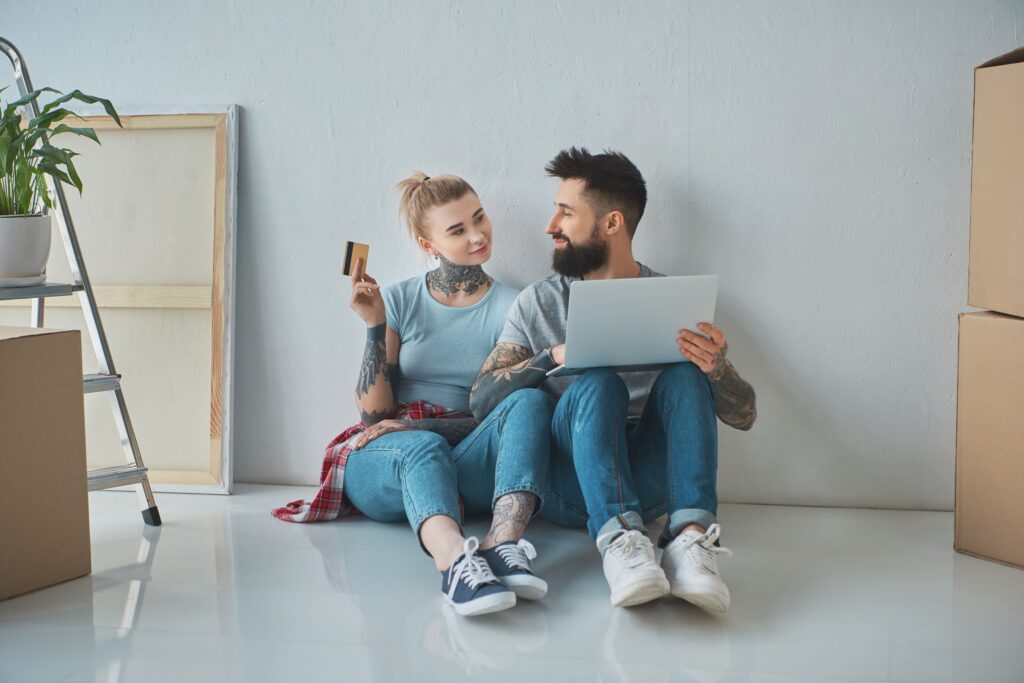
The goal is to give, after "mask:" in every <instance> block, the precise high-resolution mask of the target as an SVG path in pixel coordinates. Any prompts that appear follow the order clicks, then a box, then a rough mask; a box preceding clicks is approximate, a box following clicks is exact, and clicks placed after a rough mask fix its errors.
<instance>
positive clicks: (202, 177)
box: [0, 106, 238, 493]
mask: <svg viewBox="0 0 1024 683" xmlns="http://www.w3.org/2000/svg"><path fill="white" fill-rule="evenodd" d="M82 118H83V120H81V121H78V122H75V123H73V124H71V125H75V126H87V127H91V128H93V129H95V130H96V133H97V135H98V136H99V139H100V142H101V145H96V144H95V143H93V142H91V141H89V140H86V139H78V138H75V139H72V137H73V136H63V137H62V138H57V139H56V140H55V142H56V143H59V144H60V145H61V146H66V147H68V148H70V149H73V150H74V151H76V152H78V153H79V154H80V156H78V157H76V158H75V164H76V166H77V168H78V171H79V174H80V175H81V177H82V179H83V182H84V185H85V187H84V192H83V194H82V195H81V196H79V194H78V192H76V191H75V190H74V188H67V187H66V188H65V194H66V197H67V201H68V206H69V209H70V211H71V215H72V218H73V220H74V222H75V228H76V232H77V234H78V239H79V242H80V244H81V248H82V255H83V258H84V260H85V266H86V270H87V272H88V275H89V279H90V281H91V282H92V285H93V292H94V294H95V296H96V303H97V306H98V307H99V311H100V318H101V320H102V323H103V326H104V329H105V331H106V336H107V340H108V342H109V345H110V349H111V355H112V357H113V361H114V366H115V368H116V370H117V372H118V373H119V374H120V375H121V376H122V381H121V386H122V390H123V392H124V396H125V400H126V402H127V404H128V412H129V415H130V417H131V420H132V423H133V426H134V428H135V433H136V436H137V439H138V443H139V449H140V451H141V454H142V458H143V461H144V463H145V465H146V466H147V467H148V468H149V474H150V482H151V483H152V485H153V489H154V490H155V491H188V492H209V493H230V491H231V484H232V479H231V471H232V466H231V445H232V443H231V432H232V400H231V397H232V385H233V383H232V374H233V362H232V361H233V346H234V336H233V319H234V316H233V314H234V310H233V309H234V272H235V262H234V260H235V259H234V254H235V230H236V218H235V215H236V184H237V155H238V112H237V107H235V106H226V107H215V108H203V109H199V110H196V109H190V110H188V111H183V112H170V113H168V112H161V113H128V114H126V115H122V116H121V122H122V124H123V128H119V127H118V126H117V125H116V123H115V122H114V121H113V119H111V118H110V117H108V116H105V115H104V116H98V115H97V116H93V115H83V117H82ZM47 281H48V282H70V281H72V275H71V271H70V268H69V266H68V261H67V256H66V254H65V251H64V246H63V243H62V241H61V240H60V239H59V238H56V237H55V239H54V240H53V247H52V250H51V255H50V260H49V262H48V265H47ZM77 299H78V297H77V296H72V297H58V298H50V299H47V300H46V303H45V320H44V325H45V326H46V327H54V328H64V329H68V328H77V329H81V330H83V335H82V339H83V346H85V348H83V366H84V370H85V372H86V374H89V373H93V372H97V369H96V361H95V353H94V351H93V349H92V348H90V341H89V335H88V334H87V333H85V321H84V317H83V315H82V312H81V307H80V305H79V302H78V300H77ZM29 306H30V302H28V301H14V302H4V303H3V304H2V306H0V323H2V324H12V325H13V324H22V325H24V324H27V323H26V320H27V319H28V316H29ZM18 309H21V310H18ZM85 401H86V440H87V457H88V463H89V467H90V468H91V469H93V468H100V467H111V466H115V465H121V464H124V463H125V457H126V456H125V451H124V448H123V447H122V445H121V440H120V437H119V435H118V432H117V430H116V428H115V423H114V419H113V415H112V412H111V409H110V405H109V402H108V396H107V395H106V394H104V393H96V394H87V395H86V399H85Z"/></svg>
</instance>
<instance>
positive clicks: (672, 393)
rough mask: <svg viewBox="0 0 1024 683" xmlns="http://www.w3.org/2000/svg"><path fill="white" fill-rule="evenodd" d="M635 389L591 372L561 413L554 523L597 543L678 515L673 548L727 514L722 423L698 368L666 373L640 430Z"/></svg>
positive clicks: (551, 509) (553, 475)
mask: <svg viewBox="0 0 1024 683" xmlns="http://www.w3.org/2000/svg"><path fill="white" fill-rule="evenodd" d="M628 409H629V391H628V390H627V389H626V384H625V382H623V381H622V378H620V377H619V376H618V375H617V374H615V373H614V372H612V371H611V370H609V369H607V368H594V369H592V370H588V371H587V372H585V373H584V374H583V375H582V376H581V377H580V378H579V379H577V380H576V381H575V382H573V383H572V384H571V385H569V388H568V389H567V390H566V391H565V393H564V394H562V396H561V398H560V399H559V401H558V404H557V405H556V407H555V415H554V419H553V421H552V425H551V432H552V461H551V467H550V469H549V472H548V486H547V490H546V491H545V501H544V511H543V513H542V515H543V517H544V518H545V519H548V520H550V521H552V522H555V523H556V524H561V525H563V526H576V527H581V526H584V525H586V527H587V530H588V531H589V532H590V536H591V538H594V539H596V538H597V537H598V536H599V535H601V534H602V533H605V532H608V531H612V530H614V529H619V528H622V529H639V530H644V524H643V523H644V522H645V521H648V520H651V519H654V518H656V517H659V516H660V515H662V514H664V513H666V512H668V513H669V524H668V526H667V527H666V530H665V531H666V537H665V538H663V539H662V540H663V541H664V540H667V539H668V538H672V537H674V536H675V535H677V534H678V533H679V532H680V531H681V530H682V529H683V528H684V527H686V526H687V525H689V524H699V525H701V526H703V527H705V528H707V527H709V526H711V525H712V524H714V523H715V519H716V518H715V515H716V514H717V512H718V494H717V491H716V479H717V472H718V424H717V422H716V419H717V418H716V415H715V406H714V397H713V396H712V393H711V384H710V383H709V382H708V379H707V377H706V376H705V375H704V373H703V372H701V370H700V368H698V367H697V366H695V365H694V364H693V363H680V364H678V365H673V366H671V367H669V368H666V369H665V370H662V372H661V373H660V374H659V375H658V378H657V380H656V381H655V383H654V386H653V387H652V389H651V393H650V395H649V396H648V399H647V404H646V406H645V407H644V411H643V415H642V416H641V417H640V420H639V422H635V421H632V420H628Z"/></svg>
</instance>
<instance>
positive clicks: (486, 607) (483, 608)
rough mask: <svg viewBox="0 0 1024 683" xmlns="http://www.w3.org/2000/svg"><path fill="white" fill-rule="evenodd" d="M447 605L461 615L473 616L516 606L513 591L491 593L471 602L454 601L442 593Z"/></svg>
mask: <svg viewBox="0 0 1024 683" xmlns="http://www.w3.org/2000/svg"><path fill="white" fill-rule="evenodd" d="M441 597H443V598H444V601H445V602H447V603H448V606H449V607H451V608H452V609H453V610H455V613H456V614H458V615H460V616H463V617H475V616H478V615H481V614H490V613H492V612H500V611H502V610H506V609H509V608H511V607H515V606H516V594H515V593H506V592H501V593H492V594H490V595H485V596H484V597H482V598H477V599H476V600H473V601H471V602H461V603H456V602H455V601H454V600H452V599H451V598H449V597H448V596H447V595H442V596H441Z"/></svg>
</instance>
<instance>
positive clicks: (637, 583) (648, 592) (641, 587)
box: [612, 572, 669, 607]
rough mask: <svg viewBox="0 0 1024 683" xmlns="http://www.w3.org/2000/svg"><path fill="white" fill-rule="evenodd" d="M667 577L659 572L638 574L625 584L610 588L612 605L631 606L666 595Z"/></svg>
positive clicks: (667, 588) (667, 587)
mask: <svg viewBox="0 0 1024 683" xmlns="http://www.w3.org/2000/svg"><path fill="white" fill-rule="evenodd" d="M668 591H669V586H668V579H666V578H665V575H664V574H663V573H661V572H658V573H657V574H655V573H651V574H648V575H645V576H638V577H636V578H634V579H633V580H632V581H630V582H629V583H627V584H625V585H621V584H620V585H618V586H616V587H615V589H614V590H612V605H613V606H615V607H633V606H635V605H642V604H644V603H645V602H650V601H651V600H657V599H658V598H660V597H662V596H664V595H668Z"/></svg>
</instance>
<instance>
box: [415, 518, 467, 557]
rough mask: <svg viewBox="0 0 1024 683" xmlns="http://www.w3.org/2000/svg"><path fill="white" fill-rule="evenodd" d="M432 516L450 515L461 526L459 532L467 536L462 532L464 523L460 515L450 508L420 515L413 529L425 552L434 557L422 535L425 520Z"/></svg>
mask: <svg viewBox="0 0 1024 683" xmlns="http://www.w3.org/2000/svg"><path fill="white" fill-rule="evenodd" d="M431 517H448V518H449V519H451V520H452V521H453V522H455V524H456V526H458V527H459V533H460V534H462V535H463V536H465V534H463V533H462V523H461V522H460V521H459V519H458V517H457V516H455V515H453V514H452V513H451V512H449V511H448V510H437V511H436V512H428V513H427V514H425V515H423V516H422V517H420V519H419V520H418V521H417V522H416V525H415V526H414V527H413V531H415V532H416V540H417V541H419V542H420V547H421V548H423V552H425V553H426V554H427V555H428V556H430V557H433V555H431V554H430V551H429V550H427V546H425V545H423V537H422V536H421V535H420V532H421V531H422V530H423V524H424V522H426V521H427V520H428V519H430V518H431Z"/></svg>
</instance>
